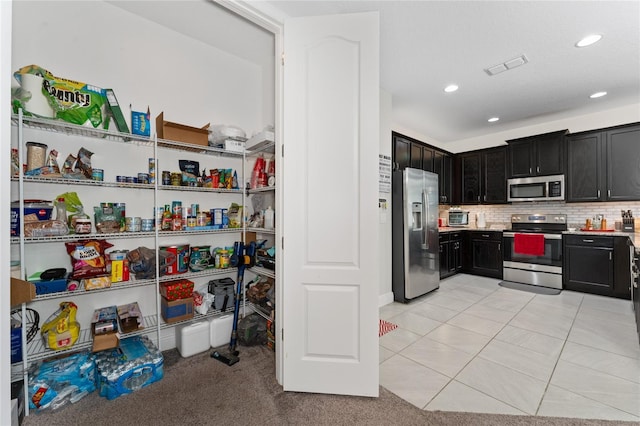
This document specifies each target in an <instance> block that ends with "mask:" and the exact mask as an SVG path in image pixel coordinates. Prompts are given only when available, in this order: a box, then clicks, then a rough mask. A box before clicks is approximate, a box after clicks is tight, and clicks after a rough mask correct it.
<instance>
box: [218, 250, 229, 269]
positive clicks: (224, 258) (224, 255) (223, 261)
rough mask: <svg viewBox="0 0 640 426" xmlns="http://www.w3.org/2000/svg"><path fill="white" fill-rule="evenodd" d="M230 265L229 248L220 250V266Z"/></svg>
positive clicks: (222, 267) (226, 266)
mask: <svg viewBox="0 0 640 426" xmlns="http://www.w3.org/2000/svg"><path fill="white" fill-rule="evenodd" d="M228 267H229V252H228V251H227V250H221V251H220V268H221V269H224V268H228Z"/></svg>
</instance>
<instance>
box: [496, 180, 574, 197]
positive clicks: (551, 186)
mask: <svg viewBox="0 0 640 426" xmlns="http://www.w3.org/2000/svg"><path fill="white" fill-rule="evenodd" d="M507 201H509V202H516V201H564V175H553V176H535V177H527V178H514V179H508V180H507Z"/></svg>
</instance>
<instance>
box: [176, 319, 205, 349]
mask: <svg viewBox="0 0 640 426" xmlns="http://www.w3.org/2000/svg"><path fill="white" fill-rule="evenodd" d="M176 346H177V347H178V351H179V352H180V355H182V357H183V358H187V357H190V356H192V355H195V354H198V353H200V352H204V351H206V350H207V349H209V347H210V346H209V323H208V322H207V321H201V322H194V323H192V324H188V325H184V326H182V327H180V329H179V330H176Z"/></svg>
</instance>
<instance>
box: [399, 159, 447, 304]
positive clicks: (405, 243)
mask: <svg viewBox="0 0 640 426" xmlns="http://www.w3.org/2000/svg"><path fill="white" fill-rule="evenodd" d="M392 187H393V192H392V198H391V200H392V214H391V220H392V244H393V249H392V261H393V266H392V270H393V272H392V279H393V286H392V288H393V296H394V299H395V300H396V301H397V302H403V303H406V302H409V301H410V300H411V299H415V298H416V297H419V296H422V295H423V294H426V293H428V292H430V291H433V290H435V289H437V288H438V287H440V258H439V256H440V255H439V245H440V242H439V238H438V175H437V174H435V173H431V172H425V171H423V170H418V169H411V168H407V169H404V170H398V171H395V172H393V176H392Z"/></svg>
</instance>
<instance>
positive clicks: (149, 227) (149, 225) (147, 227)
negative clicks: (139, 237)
mask: <svg viewBox="0 0 640 426" xmlns="http://www.w3.org/2000/svg"><path fill="white" fill-rule="evenodd" d="M153 223H154V220H153V219H142V227H141V230H142V232H151V231H153Z"/></svg>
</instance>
